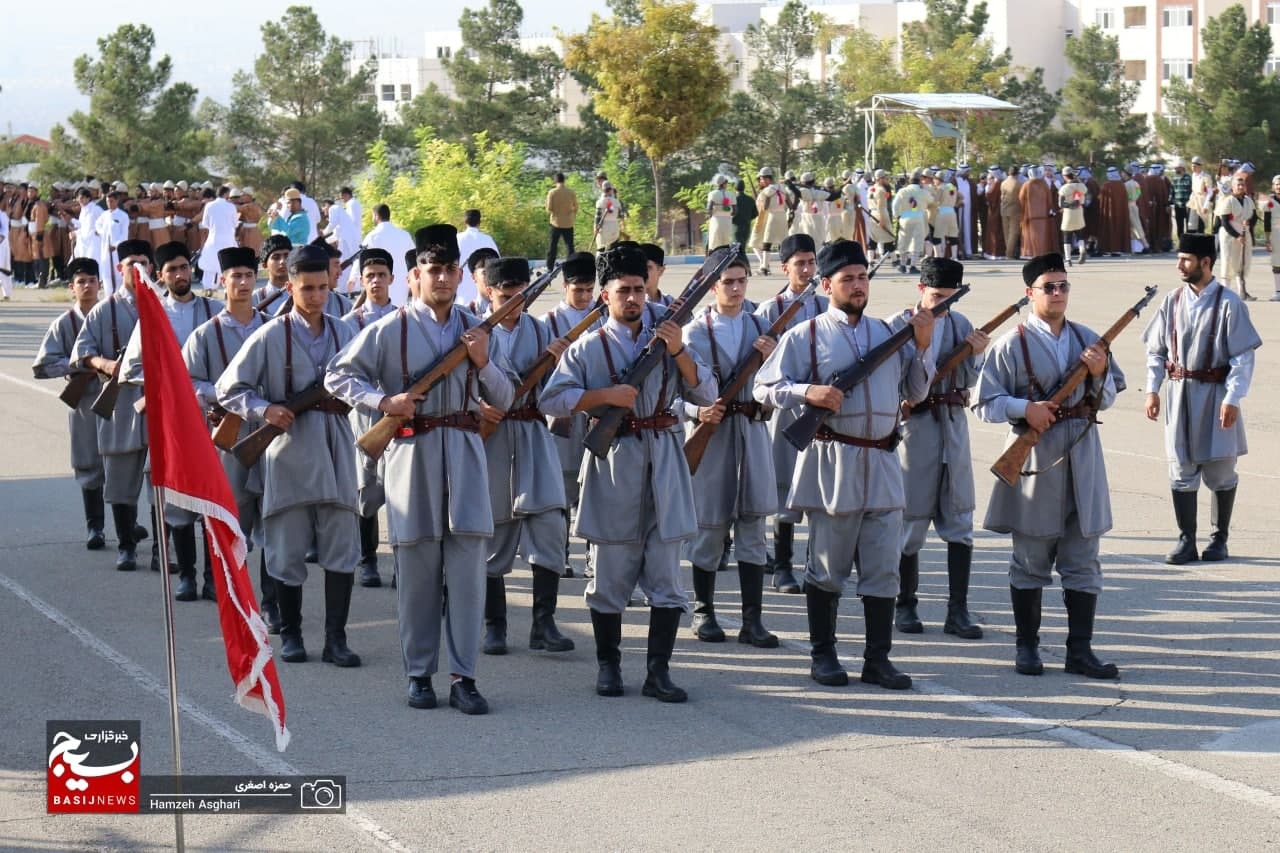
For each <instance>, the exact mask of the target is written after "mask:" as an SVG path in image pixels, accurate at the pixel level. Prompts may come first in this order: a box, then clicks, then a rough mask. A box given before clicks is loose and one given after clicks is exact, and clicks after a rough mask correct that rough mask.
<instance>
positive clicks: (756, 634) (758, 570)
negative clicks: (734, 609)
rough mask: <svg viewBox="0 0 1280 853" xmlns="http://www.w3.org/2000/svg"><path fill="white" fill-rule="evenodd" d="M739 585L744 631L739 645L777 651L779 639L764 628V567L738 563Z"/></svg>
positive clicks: (739, 638) (739, 639) (740, 634)
mask: <svg viewBox="0 0 1280 853" xmlns="http://www.w3.org/2000/svg"><path fill="white" fill-rule="evenodd" d="M738 584H739V586H740V587H741V589H742V630H740V631H739V632H738V642H739V643H750V644H751V645H753V646H755V647H756V648H758V649H776V648H777V647H778V638H777V637H776V636H775V635H773V634H770V633H769V632H768V631H767V630H766V629H765V627H764V622H763V621H762V619H761V615H762V613H763V610H764V566H762V565H760V564H759V563H743V562H739V563H738Z"/></svg>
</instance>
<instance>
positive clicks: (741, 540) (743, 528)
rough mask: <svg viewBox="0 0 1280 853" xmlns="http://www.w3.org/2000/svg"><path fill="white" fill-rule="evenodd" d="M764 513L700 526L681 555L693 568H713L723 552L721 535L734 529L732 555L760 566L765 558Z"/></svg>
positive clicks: (738, 559)
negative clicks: (723, 522) (712, 525)
mask: <svg viewBox="0 0 1280 853" xmlns="http://www.w3.org/2000/svg"><path fill="white" fill-rule="evenodd" d="M764 528H765V516H763V515H758V516H755V517H754V518H736V519H734V520H733V521H730V522H728V523H726V524H720V525H717V526H715V527H699V528H698V532H697V533H696V534H695V535H694V537H693V538H692V539H690V540H689V541H688V542H687V543H685V548H684V555H685V559H687V560H688V561H689V562H690V563H692V564H693V567H694V568H695V569H707V570H708V571H713V572H714V571H715V570H716V568H717V567H718V566H719V565H720V555H721V554H722V553H724V539H725V537H726V536H728V535H729V531H730V530H732V531H733V557H734V559H735V560H737V561H738V562H739V563H754V564H755V565H758V566H763V565H764V564H765V561H766V560H767V559H768V554H767V551H766V549H765V544H764V541H765V540H764V536H765V534H764Z"/></svg>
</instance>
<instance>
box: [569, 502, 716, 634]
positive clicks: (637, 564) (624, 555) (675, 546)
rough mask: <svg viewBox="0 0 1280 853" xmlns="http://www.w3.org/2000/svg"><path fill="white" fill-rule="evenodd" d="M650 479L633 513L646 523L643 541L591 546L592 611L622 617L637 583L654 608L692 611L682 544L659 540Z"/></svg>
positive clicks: (589, 588)
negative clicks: (682, 577)
mask: <svg viewBox="0 0 1280 853" xmlns="http://www.w3.org/2000/svg"><path fill="white" fill-rule="evenodd" d="M647 479H648V478H646V482H645V485H644V486H643V487H642V491H643V494H642V495H641V498H640V502H639V505H638V506H634V507H633V510H632V511H634V512H638V513H639V514H640V518H641V519H642V520H643V522H642V524H641V526H640V541H639V542H632V543H628V544H625V545H602V544H597V543H595V542H592V543H591V555H590V556H591V560H592V565H593V566H595V571H596V574H595V577H593V578H592V579H591V581H590V582H589V583H588V584H587V593H586V601H587V606H588V607H590V608H591V609H592V610H598V611H600V612H601V613H621V612H622V611H623V610H625V609H626V607H627V602H628V601H629V600H630V599H631V592H632V590H634V589H635V588H636V584H637V583H638V584H639V585H640V591H641V592H643V593H644V595H645V598H647V599H649V603H650V605H651V606H652V607H669V608H678V609H680V610H687V609H688V607H689V596H688V595H687V594H686V593H685V591H684V587H683V586H681V584H680V548H681V546H682V543H681V542H680V541H675V542H663V541H662V539H661V538H659V536H658V513H657V511H656V510H655V509H654V504H653V488H652V487H651V486H649V484H648V482H647ZM720 543H721V545H723V544H724V540H723V539H721V540H720ZM717 562H719V558H718V557H717Z"/></svg>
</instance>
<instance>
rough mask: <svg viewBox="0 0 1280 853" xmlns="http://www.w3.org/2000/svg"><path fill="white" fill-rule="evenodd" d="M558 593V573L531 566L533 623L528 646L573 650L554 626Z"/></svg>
mask: <svg viewBox="0 0 1280 853" xmlns="http://www.w3.org/2000/svg"><path fill="white" fill-rule="evenodd" d="M559 595H560V573H559V572H557V571H555V570H554V569H548V568H546V567H545V566H534V567H533V625H532V626H531V627H530V628H529V648H531V649H535V650H536V649H541V650H543V651H548V652H569V651H573V640H570V639H569V638H568V637H566V636H565V635H564V634H561V633H560V629H559V628H557V627H556V618H555V617H556V598H557V597H558V596H559Z"/></svg>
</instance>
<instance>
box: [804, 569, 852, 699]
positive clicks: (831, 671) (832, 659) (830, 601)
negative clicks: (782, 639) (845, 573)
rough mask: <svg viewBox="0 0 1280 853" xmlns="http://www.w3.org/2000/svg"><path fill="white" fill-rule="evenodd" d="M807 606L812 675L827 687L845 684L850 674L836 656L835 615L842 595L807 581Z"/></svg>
mask: <svg viewBox="0 0 1280 853" xmlns="http://www.w3.org/2000/svg"><path fill="white" fill-rule="evenodd" d="M804 599H805V608H806V609H807V610H808V611H809V643H810V645H811V646H812V647H813V648H812V651H810V653H809V654H810V656H811V657H812V658H813V663H812V664H811V665H810V667H809V677H810V678H812V679H813V680H814V681H816V682H818V683H819V684H825V685H826V686H828V687H844V686H845V685H846V684H848V683H849V673H847V672H845V671H844V667H842V666H840V659H839V658H838V657H836V616H837V614H838V613H839V611H840V594H839V593H837V592H827V591H826V590H825V589H822V588H821V587H817V586H814V585H813V584H805V588H804Z"/></svg>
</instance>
